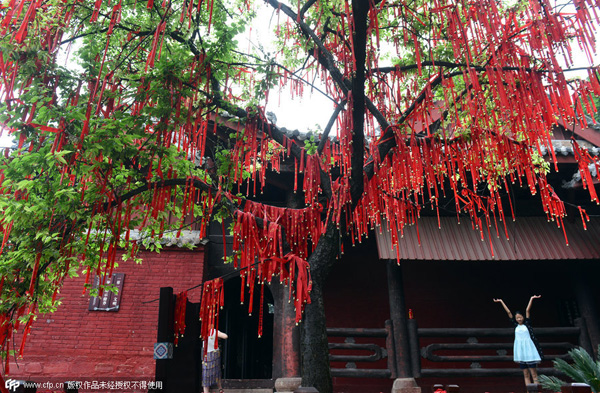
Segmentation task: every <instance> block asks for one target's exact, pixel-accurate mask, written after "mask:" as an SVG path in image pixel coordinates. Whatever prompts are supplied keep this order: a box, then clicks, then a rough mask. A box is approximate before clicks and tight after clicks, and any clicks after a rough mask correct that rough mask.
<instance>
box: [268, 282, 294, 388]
mask: <svg viewBox="0 0 600 393" xmlns="http://www.w3.org/2000/svg"><path fill="white" fill-rule="evenodd" d="M270 289H271V293H272V294H273V300H274V303H275V304H274V307H275V317H274V320H273V379H277V378H291V377H299V376H300V348H299V345H300V336H299V331H298V327H297V326H296V320H295V317H296V314H295V313H296V312H295V310H294V305H293V304H291V303H290V302H288V298H289V292H288V290H289V288H286V287H284V286H283V285H281V284H279V283H278V282H275V280H274V281H273V284H272V285H271V286H270Z"/></svg>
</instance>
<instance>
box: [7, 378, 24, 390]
mask: <svg viewBox="0 0 600 393" xmlns="http://www.w3.org/2000/svg"><path fill="white" fill-rule="evenodd" d="M20 385H21V381H17V380H15V379H7V380H6V382H4V387H5V388H7V389H8V390H12V391H14V392H16V391H17V388H18V387H19V386H20Z"/></svg>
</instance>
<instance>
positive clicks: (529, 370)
mask: <svg viewBox="0 0 600 393" xmlns="http://www.w3.org/2000/svg"><path fill="white" fill-rule="evenodd" d="M541 297H542V296H541V295H534V296H532V297H531V298H530V299H529V304H527V309H526V310H525V316H523V314H522V313H520V312H518V311H517V312H515V315H514V317H513V314H512V313H511V312H510V309H509V308H508V307H507V306H506V304H504V301H502V299H494V302H496V303H500V304H502V307H503V308H504V310H505V311H506V313H507V314H508V317H509V318H510V320H511V321H512V322H513V324H514V325H515V343H514V345H513V356H514V360H515V362H517V363H519V367H520V368H521V369H522V370H523V377H524V378H525V385H528V384H530V383H538V375H537V369H536V367H537V365H538V363H539V362H541V361H542V357H543V355H542V351H541V349H540V346H539V344H538V342H537V339H536V338H535V336H534V335H533V331H532V329H531V324H530V320H529V315H530V311H531V304H532V303H533V299H539V298H541Z"/></svg>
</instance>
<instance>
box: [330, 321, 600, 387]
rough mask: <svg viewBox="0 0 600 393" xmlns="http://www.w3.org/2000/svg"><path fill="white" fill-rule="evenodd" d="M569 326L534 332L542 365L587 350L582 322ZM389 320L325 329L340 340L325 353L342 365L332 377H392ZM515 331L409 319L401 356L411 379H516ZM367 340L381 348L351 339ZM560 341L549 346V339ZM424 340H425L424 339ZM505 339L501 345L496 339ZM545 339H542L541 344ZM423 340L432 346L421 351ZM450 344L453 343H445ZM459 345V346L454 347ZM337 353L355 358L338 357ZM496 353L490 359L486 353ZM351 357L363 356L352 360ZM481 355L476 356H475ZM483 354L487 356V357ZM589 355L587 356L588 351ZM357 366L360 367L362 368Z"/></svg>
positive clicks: (546, 369)
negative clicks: (427, 324)
mask: <svg viewBox="0 0 600 393" xmlns="http://www.w3.org/2000/svg"><path fill="white" fill-rule="evenodd" d="M575 325H576V326H574V327H548V328H536V329H535V333H536V336H537V337H539V338H540V342H541V347H542V349H543V350H544V352H545V353H547V355H546V356H545V360H554V359H558V358H560V359H567V358H568V351H569V350H570V349H572V348H575V347H576V346H581V347H583V348H584V349H586V350H588V351H591V343H590V341H589V337H588V334H587V329H586V325H585V321H584V320H583V319H582V318H578V319H576V320H575ZM393 329H394V328H393V324H392V321H386V324H385V328H382V329H356V328H328V329H327V335H328V337H344V338H345V342H343V343H332V342H330V343H329V349H330V351H335V352H337V353H336V354H331V355H330V356H329V358H330V362H346V367H345V368H332V369H331V374H332V376H334V377H359V378H396V375H395V371H394V370H396V356H399V354H395V353H394V347H395V346H394V334H393ZM513 335H514V329H512V328H506V329H504V328H500V329H488V328H418V327H417V323H416V320H414V319H411V320H408V343H409V348H408V349H407V353H405V355H404V356H406V357H407V358H409V359H410V368H411V369H412V375H413V377H415V378H419V377H456V376H461V377H496V376H520V375H522V371H521V370H520V369H519V368H518V367H515V366H514V363H513V358H512V356H510V355H508V353H509V352H510V350H511V349H512V337H513ZM358 337H361V338H372V339H373V341H377V340H379V341H381V339H385V347H382V346H380V345H378V344H376V343H374V342H371V343H368V342H366V343H356V340H355V338H358ZM490 337H492V338H498V339H499V341H504V342H480V340H481V339H484V338H485V339H487V338H490ZM549 337H553V338H554V339H560V340H561V341H554V342H552V341H549V340H548V338H549ZM423 339H424V340H423ZM500 339H504V340H500ZM544 339H546V340H544ZM421 340H423V341H426V340H428V341H443V340H446V341H447V342H431V343H429V344H426V345H424V346H423V347H421ZM448 341H455V342H448ZM456 341H462V342H456ZM340 351H348V352H350V351H352V352H354V353H349V354H347V355H346V354H343V355H342V354H339V352H340ZM492 351H496V354H494V355H492V354H490V352H492ZM356 352H366V353H367V354H365V355H357V354H356ZM478 352H480V353H481V354H478ZM486 352H487V353H486ZM590 353H592V352H590ZM382 359H387V368H373V367H368V366H367V365H368V364H372V363H373V362H378V361H380V360H382ZM423 360H425V361H426V363H425V365H428V363H429V366H430V365H431V363H440V364H442V363H446V364H445V365H443V367H439V368H434V367H429V368H423V367H422V364H423ZM492 362H493V363H504V364H507V365H509V364H510V365H511V366H509V367H493V368H485V367H483V366H482V365H481V363H492ZM357 363H362V364H361V367H358V366H357ZM461 363H462V364H464V363H471V365H470V367H462V368H461V367H459V365H460V364H461ZM538 371H539V373H541V374H548V375H556V374H557V372H556V370H555V369H554V368H551V367H542V368H539V369H538Z"/></svg>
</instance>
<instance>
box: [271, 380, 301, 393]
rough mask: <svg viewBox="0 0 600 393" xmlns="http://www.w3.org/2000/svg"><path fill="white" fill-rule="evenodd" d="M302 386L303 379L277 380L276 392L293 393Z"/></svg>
mask: <svg viewBox="0 0 600 393" xmlns="http://www.w3.org/2000/svg"><path fill="white" fill-rule="evenodd" d="M301 384H302V378H300V377H290V378H277V379H276V380H275V391H276V392H277V393H293V392H294V390H296V389H298V388H299V387H300V385H301Z"/></svg>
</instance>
